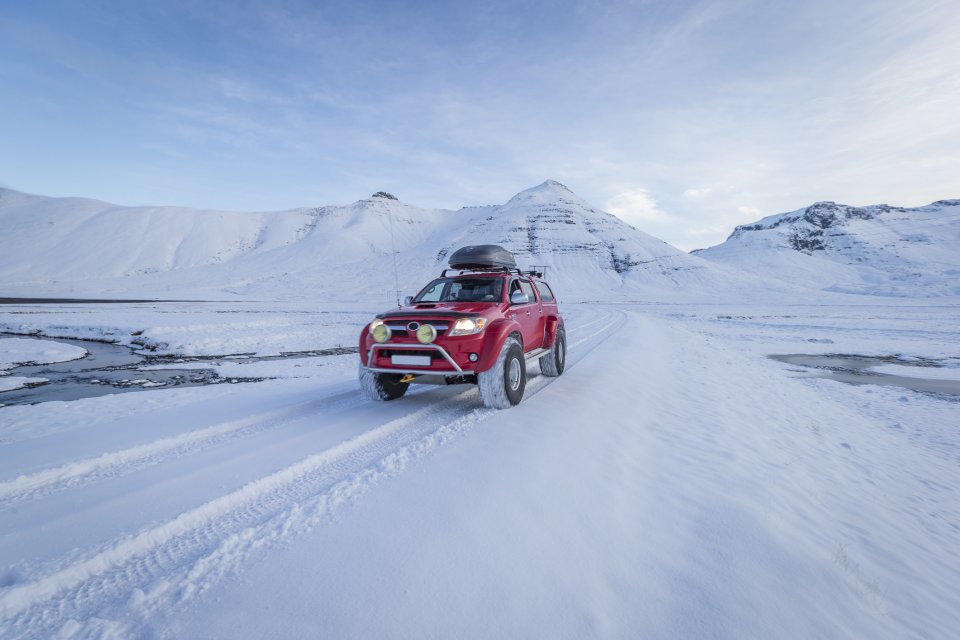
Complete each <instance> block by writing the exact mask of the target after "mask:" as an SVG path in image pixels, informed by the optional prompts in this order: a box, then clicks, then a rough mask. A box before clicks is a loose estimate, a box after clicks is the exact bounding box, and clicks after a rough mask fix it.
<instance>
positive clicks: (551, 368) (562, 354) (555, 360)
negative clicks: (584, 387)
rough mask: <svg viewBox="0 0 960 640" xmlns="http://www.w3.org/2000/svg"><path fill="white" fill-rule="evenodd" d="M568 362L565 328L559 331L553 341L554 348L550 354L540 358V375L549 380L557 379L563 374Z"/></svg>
mask: <svg viewBox="0 0 960 640" xmlns="http://www.w3.org/2000/svg"><path fill="white" fill-rule="evenodd" d="M566 362H567V332H566V331H564V330H563V327H559V328H558V329H557V337H556V338H554V339H553V348H552V349H550V353H548V354H546V355H543V356H540V373H542V374H543V375H545V376H547V377H548V378H556V377H557V376H559V375H560V374H561V373H563V367H564V365H565V364H566Z"/></svg>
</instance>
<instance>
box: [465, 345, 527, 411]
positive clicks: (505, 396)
mask: <svg viewBox="0 0 960 640" xmlns="http://www.w3.org/2000/svg"><path fill="white" fill-rule="evenodd" d="M477 386H478V387H480V400H481V401H482V402H483V404H484V406H486V407H490V408H491V409H509V408H510V407H512V406H513V405H515V404H518V403H519V402H520V400H522V399H523V390H524V388H525V387H526V386H527V363H526V360H524V359H523V349H522V348H521V347H520V342H519V341H518V340H517V339H516V338H512V337H511V338H507V339H506V341H505V342H504V343H503V348H502V349H501V350H500V355H498V356H497V361H496V362H495V363H494V365H493V366H492V367H490V368H489V369H487V370H486V371H481V372H480V373H478V374H477Z"/></svg>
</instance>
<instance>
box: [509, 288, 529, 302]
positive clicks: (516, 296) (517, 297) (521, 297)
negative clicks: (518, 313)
mask: <svg viewBox="0 0 960 640" xmlns="http://www.w3.org/2000/svg"><path fill="white" fill-rule="evenodd" d="M529 302H530V296H528V295H527V294H525V293H524V292H523V291H514V292H513V293H512V294H511V295H510V304H528V303H529Z"/></svg>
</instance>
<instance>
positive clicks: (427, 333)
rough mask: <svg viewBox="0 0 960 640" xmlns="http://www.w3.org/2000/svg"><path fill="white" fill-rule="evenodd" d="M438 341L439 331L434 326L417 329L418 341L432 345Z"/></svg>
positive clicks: (427, 325)
mask: <svg viewBox="0 0 960 640" xmlns="http://www.w3.org/2000/svg"><path fill="white" fill-rule="evenodd" d="M436 339H437V330H436V329H434V328H433V325H432V324H422V325H420V326H419V327H418V328H417V340H419V341H420V342H422V343H423V344H430V343H431V342H433V341H434V340H436Z"/></svg>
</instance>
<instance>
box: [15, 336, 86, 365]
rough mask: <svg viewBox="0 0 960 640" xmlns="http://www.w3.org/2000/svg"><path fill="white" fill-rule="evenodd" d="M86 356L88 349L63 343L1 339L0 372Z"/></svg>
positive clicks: (26, 339)
mask: <svg viewBox="0 0 960 640" xmlns="http://www.w3.org/2000/svg"><path fill="white" fill-rule="evenodd" d="M85 355H87V350H86V349H83V348H81V347H75V346H73V345H70V344H63V343H62V342H54V341H52V340H36V339H33V338H0V370H2V369H12V368H14V367H16V366H18V365H21V364H28V363H32V364H52V363H54V362H67V361H68V360H77V359H79V358H82V357H84V356H85Z"/></svg>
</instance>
